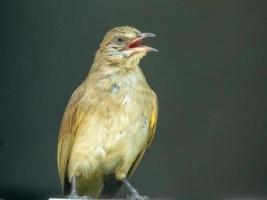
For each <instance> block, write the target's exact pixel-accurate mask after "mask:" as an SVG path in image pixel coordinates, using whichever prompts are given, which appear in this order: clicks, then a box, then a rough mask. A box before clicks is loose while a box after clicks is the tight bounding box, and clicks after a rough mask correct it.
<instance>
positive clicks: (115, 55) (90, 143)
mask: <svg viewBox="0 0 267 200" xmlns="http://www.w3.org/2000/svg"><path fill="white" fill-rule="evenodd" d="M141 35H142V34H141V33H140V32H139V31H138V30H136V29H134V28H132V27H129V26H124V27H117V28H114V29H112V30H111V31H109V32H108V33H107V34H106V35H105V37H104V40H103V41H102V43H101V44H100V48H99V49H98V51H97V53H96V56H95V60H94V63H93V65H92V67H91V70H90V73H89V75H88V76H87V78H86V79H85V80H84V82H83V83H82V84H81V85H80V86H79V87H78V88H77V89H76V90H75V91H74V93H73V94H72V96H71V98H70V100H69V103H68V105H67V107H66V110H65V113H64V116H63V120H62V123H61V127H60V134H59V140H58V157H57V160H58V170H59V175H60V179H61V184H62V187H63V188H65V190H66V185H69V183H70V182H71V179H72V177H74V176H75V177H77V191H78V194H79V195H89V196H91V197H94V198H97V197H98V195H99V194H100V193H101V190H102V189H103V186H104V177H105V176H106V175H110V174H114V175H115V178H116V179H117V180H118V181H121V180H123V179H124V178H128V177H129V176H130V175H131V174H132V173H133V172H134V170H135V168H136V167H137V165H138V163H139V161H140V159H141V158H142V156H143V154H144V152H145V151H146V149H147V148H148V147H149V145H150V143H151V141H152V139H153V136H154V133H155V127H156V123H157V110H158V108H157V97H156V94H155V93H154V92H153V91H152V90H151V89H150V87H149V85H148V84H147V82H146V79H145V77H144V75H143V73H142V71H141V69H140V68H139V61H140V59H141V58H142V57H143V56H144V55H145V54H146V52H147V51H151V50H154V49H152V48H150V47H146V46H141V45H140V41H141V39H142V37H140V36H141ZM138 38H140V39H139V40H138ZM136 39H137V40H136ZM121 40H123V41H121ZM135 41H138V42H139V43H138V44H135V43H134V42H135ZM130 44H131V45H132V46H130ZM67 190H68V189H67ZM65 192H68V191H65Z"/></svg>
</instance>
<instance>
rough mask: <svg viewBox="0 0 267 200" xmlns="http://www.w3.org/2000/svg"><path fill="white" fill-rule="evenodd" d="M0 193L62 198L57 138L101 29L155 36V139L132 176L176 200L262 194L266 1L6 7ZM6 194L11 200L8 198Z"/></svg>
mask: <svg viewBox="0 0 267 200" xmlns="http://www.w3.org/2000/svg"><path fill="white" fill-rule="evenodd" d="M0 4H1V5H0V10H1V12H0V15H1V18H0V19H1V24H0V25H1V33H0V34H1V35H0V39H1V41H0V56H1V57H0V59H1V61H0V62H1V66H0V89H1V90H0V123H1V126H0V197H5V198H7V199H17V198H19V197H21V198H23V197H24V198H27V199H31V198H32V199H39V198H45V197H48V196H58V195H60V194H61V192H60V186H59V180H58V175H57V166H56V145H57V134H58V129H59V124H60V121H61V117H62V114H63V111H64V108H65V105H66V103H67V102H68V98H69V96H70V95H71V93H72V92H73V90H74V89H75V88H76V87H77V86H78V85H79V83H81V81H82V80H83V79H84V78H85V76H86V75H87V73H88V70H89V68H90V65H91V63H92V61H93V57H94V53H95V51H96V49H97V48H98V44H99V43H100V41H101V40H102V37H103V35H104V33H105V32H106V31H108V30H109V29H111V28H112V27H114V26H121V25H131V26H134V27H136V28H138V29H140V30H141V31H145V32H153V33H155V34H157V37H156V38H154V39H151V40H149V42H150V44H151V45H152V46H153V47H155V48H157V49H159V50H160V52H159V53H151V54H149V55H148V56H146V57H145V58H144V60H143V61H142V62H141V67H142V69H143V71H144V73H145V75H146V77H147V79H148V81H149V83H150V85H151V87H152V88H153V89H154V90H155V91H156V93H157V94H158V97H159V104H160V115H159V124H158V129H157V135H156V138H155V141H154V143H153V145H152V147H151V149H150V150H149V151H148V152H147V154H146V155H145V157H144V159H143V161H142V162H141V165H140V166H139V168H138V170H137V171H136V173H135V174H134V176H133V177H132V179H131V181H132V183H133V184H134V185H135V186H136V188H137V189H139V190H140V192H141V193H142V194H147V195H150V196H152V197H166V198H174V199H197V200H200V199H211V198H228V197H267V123H266V118H267V116H266V113H267V102H266V101H267V55H266V54H267V48H266V47H267V9H266V8H267V1H266V0H262V1H261V0H250V1H249V0H236V1H215V0H201V1H199V0H180V1H175V0H172V1H156V0H150V1H148V0H147V1H141V0H140V1H137V0H135V1H126V0H121V1H107V0H105V1H104V0H102V1H100V0H98V1H96V0H95V1H89V0H87V1H86V0H80V1H52V0H51V1H37V0H32V1H28V0H27V1H25V0H24V1H19V0H18V1H1V3H0ZM8 197H9V198H8Z"/></svg>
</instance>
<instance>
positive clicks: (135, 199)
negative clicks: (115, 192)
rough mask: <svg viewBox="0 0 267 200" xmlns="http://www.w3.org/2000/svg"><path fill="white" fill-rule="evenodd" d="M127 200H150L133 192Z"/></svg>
mask: <svg viewBox="0 0 267 200" xmlns="http://www.w3.org/2000/svg"><path fill="white" fill-rule="evenodd" d="M126 199H127V200H151V199H150V197H148V196H141V195H140V194H139V193H138V192H133V193H131V194H130V195H127V196H126Z"/></svg>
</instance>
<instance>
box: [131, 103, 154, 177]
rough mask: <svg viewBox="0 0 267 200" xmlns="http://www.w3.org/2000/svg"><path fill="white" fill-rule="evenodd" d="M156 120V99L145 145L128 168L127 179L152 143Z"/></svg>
mask: <svg viewBox="0 0 267 200" xmlns="http://www.w3.org/2000/svg"><path fill="white" fill-rule="evenodd" d="M157 120H158V105H157V99H156V100H155V102H154V104H153V107H152V112H151V116H150V123H149V128H148V141H147V144H146V145H145V146H144V148H143V149H142V151H141V152H140V153H139V154H138V156H137V158H136V159H135V161H134V163H133V165H132V167H131V168H130V170H129V172H128V175H127V177H130V176H131V175H132V174H133V173H134V171H135V170H136V168H137V166H138V165H139V162H140V161H141V159H142V157H143V155H144V153H145V151H146V150H147V149H148V148H149V146H150V145H151V143H152V140H153V138H154V135H155V132H156V127H157Z"/></svg>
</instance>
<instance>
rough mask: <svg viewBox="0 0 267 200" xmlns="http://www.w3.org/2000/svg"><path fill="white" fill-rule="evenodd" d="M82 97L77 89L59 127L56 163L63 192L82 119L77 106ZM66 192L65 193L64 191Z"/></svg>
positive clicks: (80, 91) (80, 110)
mask: <svg viewBox="0 0 267 200" xmlns="http://www.w3.org/2000/svg"><path fill="white" fill-rule="evenodd" d="M82 95H83V88H78V89H77V90H76V91H75V92H74V93H73V95H72V97H71V99H70V101H69V103H68V105H67V107H66V110H65V113H64V116H63V119H62V122H61V126H60V132H59V138H58V150H57V162H58V171H59V176H60V180H61V186H62V189H63V191H64V190H65V189H66V188H64V187H65V182H66V181H68V180H65V179H66V178H67V176H66V167H67V164H68V160H69V156H70V153H71V149H72V146H73V144H74V140H75V136H76V133H77V132H78V129H79V127H80V124H81V122H82V119H83V117H84V112H83V111H82V109H81V107H80V106H79V104H78V101H79V100H80V99H81V97H82ZM64 192H66V191H64Z"/></svg>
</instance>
